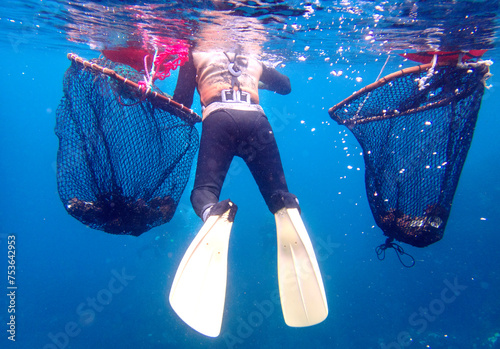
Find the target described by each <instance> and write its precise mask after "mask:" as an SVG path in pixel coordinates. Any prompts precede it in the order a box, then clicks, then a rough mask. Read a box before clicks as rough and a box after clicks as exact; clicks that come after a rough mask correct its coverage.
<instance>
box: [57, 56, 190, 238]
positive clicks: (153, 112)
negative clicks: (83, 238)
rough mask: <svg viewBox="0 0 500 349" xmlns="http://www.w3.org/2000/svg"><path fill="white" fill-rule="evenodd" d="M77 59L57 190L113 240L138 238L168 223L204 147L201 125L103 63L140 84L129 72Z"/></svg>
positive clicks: (69, 80)
mask: <svg viewBox="0 0 500 349" xmlns="http://www.w3.org/2000/svg"><path fill="white" fill-rule="evenodd" d="M70 58H71V59H73V61H72V64H71V66H70V68H69V69H68V70H67V72H66V75H65V77H64V81H63V88H64V90H63V93H64V95H63V98H62V100H61V103H60V105H59V107H58V109H57V120H56V129H55V132H56V134H57V136H58V137H59V150H58V156H57V182H58V190H59V196H60V198H61V200H62V202H63V204H64V206H65V208H66V210H67V211H68V213H70V214H71V215H72V216H73V217H75V218H77V219H78V220H80V221H81V222H83V223H84V224H86V225H88V226H90V227H92V228H95V229H100V230H104V231H106V232H108V233H112V234H129V235H135V236H138V235H140V234H142V233H143V232H145V231H147V230H149V229H151V228H153V227H155V226H158V225H160V224H163V223H165V222H168V221H169V220H170V219H171V218H172V216H173V214H174V212H175V210H176V207H177V204H178V202H179V199H180V197H181V195H182V192H183V190H184V188H185V186H186V183H187V181H188V179H189V174H190V170H191V165H192V160H193V157H194V155H195V153H196V151H197V149H198V143H199V141H198V132H197V130H196V128H195V127H194V122H195V121H193V120H196V119H195V118H192V119H189V118H188V117H187V116H189V115H188V114H190V113H188V112H186V111H184V110H182V108H178V107H176V106H175V105H169V104H167V103H164V102H162V101H160V100H159V98H157V97H158V96H159V95H160V94H161V92H160V91H156V92H155V93H152V94H150V96H149V97H147V98H146V97H145V95H144V93H142V92H140V91H138V90H135V89H131V88H129V87H128V86H127V84H126V83H127V81H125V83H123V82H122V81H120V80H118V79H116V78H113V77H110V76H108V75H110V74H108V75H106V74H103V71H105V72H106V73H109V72H110V71H109V69H108V70H107V71H106V70H105V69H103V68H102V67H100V66H99V65H102V66H105V67H107V68H110V69H114V71H116V72H117V73H119V74H121V75H122V76H124V77H125V78H127V79H130V80H132V81H139V80H141V79H142V76H141V75H139V74H137V72H135V71H134V70H132V69H131V68H130V67H127V66H123V65H119V64H114V63H112V62H110V61H106V60H102V59H101V60H93V61H92V63H94V64H95V63H97V64H99V65H97V66H94V64H91V63H90V62H87V61H82V60H81V59H79V60H78V61H77V60H76V59H74V57H70ZM82 62H85V64H83V63H82ZM96 67H97V68H96ZM114 71H111V72H113V73H114ZM111 75H112V76H113V74H111ZM155 95H156V98H155ZM162 98H164V97H162ZM165 99H166V98H165Z"/></svg>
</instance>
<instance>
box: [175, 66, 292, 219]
mask: <svg viewBox="0 0 500 349" xmlns="http://www.w3.org/2000/svg"><path fill="white" fill-rule="evenodd" d="M258 78H260V81H261V82H262V83H264V84H265V85H266V86H267V88H268V89H272V90H274V91H277V92H278V93H281V94H287V93H289V92H290V91H291V86H290V80H289V79H288V77H286V76H285V75H283V74H281V73H279V72H278V71H277V70H275V69H272V68H267V67H264V66H263V69H262V75H261V76H260V77H258ZM196 87H198V86H197V69H196V67H195V66H194V63H193V59H190V61H189V62H188V63H186V64H185V65H184V66H182V67H181V68H180V71H179V77H178V82H177V87H176V89H175V92H174V96H173V98H174V100H176V101H177V102H179V103H182V104H184V105H185V106H187V107H191V104H192V101H193V94H194V89H195V88H196ZM237 104H238V103H236V104H235V103H224V104H223V106H226V105H227V107H224V108H218V109H217V110H215V111H213V112H211V113H210V114H208V115H205V113H204V118H203V123H202V134H201V143H200V152H199V155H198V165H197V168H196V177H195V183H194V188H193V191H192V192H191V203H192V205H193V208H194V210H195V212H196V214H197V215H198V216H200V217H203V212H204V210H205V209H207V208H209V207H210V206H212V205H214V204H216V203H217V202H219V196H220V192H221V189H222V185H223V183H224V179H225V177H226V174H227V172H228V170H229V166H230V165H231V162H232V159H233V157H234V156H239V157H241V158H242V159H243V160H244V161H245V163H246V164H247V166H248V168H249V169H250V171H251V173H252V175H253V177H254V179H255V181H256V182H257V185H258V187H259V189H260V192H261V194H262V196H263V197H264V200H265V201H266V204H267V206H268V207H269V210H270V211H271V212H272V213H273V214H274V213H276V212H277V211H278V210H280V209H281V208H283V207H287V208H299V206H298V201H297V199H296V197H295V195H293V194H291V193H289V192H288V187H287V184H286V180H285V175H284V172H283V166H282V164H281V158H280V155H279V151H278V146H277V144H276V140H275V138H274V134H273V131H272V129H271V125H270V123H269V121H268V119H267V117H266V115H265V114H264V112H263V111H262V109H261V108H255V110H238V109H237V108H236V109H235V108H234V107H235V106H236V107H237ZM207 107H208V106H207ZM259 109H260V110H259Z"/></svg>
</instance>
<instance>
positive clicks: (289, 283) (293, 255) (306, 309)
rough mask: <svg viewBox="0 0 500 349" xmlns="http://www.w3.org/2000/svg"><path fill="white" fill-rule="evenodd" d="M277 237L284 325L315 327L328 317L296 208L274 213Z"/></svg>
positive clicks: (306, 236)
mask: <svg viewBox="0 0 500 349" xmlns="http://www.w3.org/2000/svg"><path fill="white" fill-rule="evenodd" d="M275 218H276V227H277V233H278V234H277V235H278V281H279V289H280V298H281V307H282V309H283V316H284V318H285V323H286V324H287V325H288V326H291V327H306V326H312V325H315V324H318V323H320V322H322V321H323V320H325V319H326V317H327V316H328V305H327V302H326V295H325V289H324V286H323V279H322V278H321V273H320V270H319V266H318V262H317V260H316V255H315V253H314V249H313V246H312V243H311V240H310V238H309V235H308V234H307V230H306V228H305V226H304V223H303V222H302V218H301V217H300V213H299V211H298V210H297V209H287V208H283V209H281V210H279V211H278V212H277V213H276V214H275Z"/></svg>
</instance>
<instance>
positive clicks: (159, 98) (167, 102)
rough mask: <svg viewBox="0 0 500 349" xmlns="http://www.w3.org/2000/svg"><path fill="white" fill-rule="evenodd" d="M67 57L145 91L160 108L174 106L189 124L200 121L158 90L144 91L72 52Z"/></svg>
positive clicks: (129, 81) (114, 72)
mask: <svg viewBox="0 0 500 349" xmlns="http://www.w3.org/2000/svg"><path fill="white" fill-rule="evenodd" d="M67 57H68V59H69V60H70V61H72V62H75V63H78V64H82V65H83V66H84V67H86V68H90V69H92V70H93V71H96V72H98V73H102V74H104V75H107V76H109V77H111V78H113V79H115V80H116V81H118V82H120V83H123V84H124V85H126V86H128V87H130V88H132V89H135V90H138V91H142V92H143V93H145V95H146V97H148V98H151V99H153V100H155V101H156V102H159V103H158V106H159V107H160V108H162V107H163V108H166V109H167V111H171V108H174V110H176V111H177V113H175V115H177V116H178V117H180V118H181V119H183V120H184V121H186V122H188V123H190V124H196V123H198V122H201V121H202V118H201V116H199V115H198V114H197V113H196V112H194V111H193V110H192V109H190V108H188V107H186V106H184V105H183V104H180V103H178V102H176V101H174V100H173V99H172V98H169V97H167V96H164V95H162V94H159V93H158V92H156V91H153V90H151V89H147V90H146V91H144V89H141V87H140V86H139V84H137V83H136V82H134V81H131V80H129V79H127V78H125V77H123V76H121V75H120V74H118V73H117V72H116V71H114V70H113V69H109V68H106V67H103V66H101V65H99V64H96V63H93V62H90V61H88V60H86V59H84V58H82V57H80V56H78V55H77V54H74V53H68V55H67ZM163 108H162V109H163Z"/></svg>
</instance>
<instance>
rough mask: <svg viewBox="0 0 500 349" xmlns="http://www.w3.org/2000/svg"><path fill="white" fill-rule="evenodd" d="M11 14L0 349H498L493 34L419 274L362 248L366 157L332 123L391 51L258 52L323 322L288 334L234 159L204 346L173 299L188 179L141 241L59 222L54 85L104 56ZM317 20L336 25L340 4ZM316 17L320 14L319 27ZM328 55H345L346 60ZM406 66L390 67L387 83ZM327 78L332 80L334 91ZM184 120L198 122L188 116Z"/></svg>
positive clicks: (189, 214) (271, 267)
mask: <svg viewBox="0 0 500 349" xmlns="http://www.w3.org/2000/svg"><path fill="white" fill-rule="evenodd" d="M21 3H22V2H7V4H8V6H7V5H4V6H5V7H4V8H3V9H2V13H1V15H0V17H1V20H0V23H1V27H0V28H1V29H2V34H3V39H2V41H0V45H1V52H2V55H1V57H0V67H2V68H1V69H0V81H1V82H2V84H1V86H0V110H1V113H0V122H1V125H0V130H1V131H0V132H1V136H0V142H1V143H0V149H1V162H0V168H1V170H0V171H1V176H2V177H1V178H2V183H1V186H0V188H1V190H0V193H1V196H0V197H1V200H0V222H1V229H0V279H1V282H0V284H1V286H0V287H1V288H2V290H1V292H0V294H2V296H1V297H0V299H1V301H0V329H1V330H0V341H1V347H2V348H44V349H54V348H77V349H80V348H306V347H307V348H355V349H357V348H366V349H368V348H390V349H397V348H415V349H417V348H438V349H439V348H446V349H450V348H464V349H465V348H499V347H500V344H499V343H500V338H498V341H496V342H495V340H496V338H497V337H495V334H498V333H500V297H499V295H500V269H499V265H500V256H499V253H498V245H499V244H500V235H499V234H498V233H499V228H500V184H499V182H498V179H497V178H498V175H497V172H498V171H499V169H500V168H499V166H500V161H499V160H500V155H499V154H500V152H499V151H500V147H499V145H498V131H499V130H500V119H499V118H498V117H497V116H498V110H499V108H500V102H499V98H498V86H499V78H498V77H497V75H496V69H497V67H496V64H497V63H496V62H498V61H499V58H500V55H499V53H498V50H497V49H495V47H496V46H497V44H496V34H495V33H496V28H493V36H490V37H487V39H488V40H486V41H487V42H488V44H487V45H488V48H490V51H488V52H487V53H486V55H485V57H484V58H486V59H491V60H493V61H494V62H495V64H493V66H492V68H491V69H492V73H493V77H492V78H490V79H489V80H488V84H490V85H492V87H491V88H490V89H488V90H486V92H485V95H484V97H483V101H482V105H481V110H480V114H479V119H478V122H477V126H476V129H475V133H474V139H473V142H472V146H471V148H470V151H469V154H468V157H467V160H466V162H465V165H464V169H463V172H462V175H461V178H460V182H459V185H458V188H457V192H456V195H455V198H454V201H453V208H452V211H451V216H450V218H449V221H448V224H447V227H446V231H445V235H444V238H443V239H442V240H441V241H439V242H437V243H435V244H433V245H431V246H429V247H426V248H424V249H418V248H414V247H411V246H408V245H403V247H404V249H405V251H407V252H409V253H411V254H412V255H413V256H414V257H415V259H416V260H417V263H416V266H415V267H413V268H411V269H407V268H404V267H402V266H401V264H400V263H399V262H398V260H397V258H396V256H395V255H394V254H388V256H387V258H386V259H385V260H384V261H382V262H381V261H379V260H378V259H377V258H376V255H375V252H374V248H375V247H376V246H377V245H379V244H381V243H382V242H383V241H384V237H383V234H382V231H381V230H380V229H379V228H378V227H376V225H375V222H374V219H373V217H372V214H371V211H370V209H369V207H368V203H367V199H366V194H365V191H364V164H363V158H362V156H361V155H360V153H361V149H360V147H359V145H358V143H357V142H356V140H355V138H354V136H353V135H352V134H351V133H350V132H349V131H348V130H346V129H345V128H344V127H341V126H338V125H337V124H336V123H335V122H333V121H332V120H331V119H330V117H329V116H328V113H327V110H328V108H330V107H331V106H333V105H334V104H336V103H338V102H340V101H341V100H342V99H343V98H345V97H347V96H349V95H350V94H351V93H353V92H355V91H356V90H358V89H359V88H361V87H363V86H364V85H366V84H368V83H370V82H373V81H374V80H375V79H376V77H377V75H378V74H379V72H380V70H381V68H382V66H383V64H384V62H385V60H386V58H387V51H385V53H381V52H383V51H384V50H382V49H380V46H381V45H378V47H377V48H375V47H372V48H373V50H371V51H370V52H367V51H365V50H366V47H365V46H366V45H367V44H366V43H365V42H363V43H360V42H359V41H357V39H359V38H357V37H352V36H350V34H349V31H347V30H346V31H342V30H339V35H338V36H336V37H335V38H331V37H329V35H330V34H331V33H332V31H325V32H321V31H313V30H309V31H302V32H300V33H299V34H300V37H298V39H297V40H298V41H297V42H295V43H294V44H293V45H287V42H289V41H287V40H292V37H291V36H292V34H290V32H288V34H287V35H284V39H283V40H285V41H283V42H281V43H280V44H281V46H280V45H278V44H276V47H271V46H270V48H269V49H270V50H271V51H273V50H274V51H273V52H275V53H281V54H282V56H283V57H284V58H286V59H287V60H286V61H285V63H286V64H285V65H284V67H282V68H280V71H281V72H283V73H284V74H286V75H288V76H289V77H290V79H291V83H292V89H293V90H292V93H291V94H290V95H287V96H279V95H275V94H271V93H269V92H263V93H262V95H261V99H262V103H261V104H262V105H263V107H264V109H265V110H266V113H267V115H268V117H269V118H270V120H271V121H272V124H273V127H274V130H275V134H276V138H277V141H278V145H279V147H280V151H281V157H282V161H283V165H284V168H285V172H286V176H287V180H288V185H289V188H290V190H291V191H292V192H293V193H295V194H296V195H297V196H298V197H299V199H300V203H301V207H302V212H303V219H304V222H305V224H306V226H307V228H308V231H309V233H310V236H311V239H312V242H313V245H314V246H315V249H316V253H317V257H318V262H319V265H320V268H321V271H322V275H323V279H324V282H325V289H326V295H327V298H328V304H329V316H328V318H327V319H326V320H325V321H324V322H322V323H321V324H319V325H316V326H313V327H310V328H290V327H287V326H286V325H285V323H284V321H283V316H282V312H281V308H280V305H279V300H278V298H277V292H278V282H277V275H276V263H277V260H276V237H275V223H274V217H273V216H272V215H271V214H270V213H269V211H268V210H267V208H266V206H265V203H264V201H263V199H262V198H261V196H260V194H259V192H258V188H257V186H256V185H255V183H254V181H253V179H252V177H251V175H250V173H249V171H248V169H247V168H246V167H245V165H244V164H243V162H241V161H239V160H237V161H235V162H234V163H233V165H232V167H231V170H230V172H229V175H228V178H227V181H226V183H225V186H224V189H223V193H222V197H223V198H227V197H230V198H231V199H232V201H234V202H235V203H237V205H238V206H239V211H238V214H237V216H236V220H235V223H234V226H233V231H232V235H231V241H230V247H229V261H228V266H229V272H228V286H227V295H226V305H225V313H224V321H223V324H222V331H221V335H220V336H219V337H218V338H207V337H205V336H203V335H201V334H199V333H197V332H195V331H194V330H192V329H190V328H189V327H188V326H187V325H186V324H184V323H183V322H182V321H181V320H180V319H179V318H178V317H177V315H176V314H175V313H174V311H173V310H172V309H171V307H170V305H169V303H168V299H167V295H168V292H169V290H170V286H171V284H172V280H173V277H174V275H175V271H176V268H177V266H178V264H179V262H180V259H181V258H182V255H183V254H184V252H185V250H186V248H187V247H188V245H189V243H190V242H191V240H192V239H193V237H194V236H195V234H196V232H197V231H198V230H199V228H200V227H201V221H200V220H199V218H198V217H197V216H196V215H195V214H194V212H193V210H192V208H191V205H190V203H189V193H190V189H191V187H192V183H193V182H192V181H193V179H192V178H191V180H190V182H189V183H188V186H187V188H186V191H185V192H184V195H183V197H182V200H181V203H180V205H179V208H178V210H177V212H176V214H175V216H174V218H173V219H172V221H171V222H169V223H168V224H166V225H163V226H161V227H158V228H155V229H153V230H151V231H149V232H147V233H145V234H143V235H142V236H140V237H138V238H136V237H130V236H113V235H109V234H106V233H104V232H101V231H97V230H92V229H89V228H87V227H85V226H84V225H82V224H81V223H80V222H78V221H77V220H75V219H74V218H72V217H71V216H69V215H68V214H67V213H66V211H65V209H64V207H63V205H62V203H61V202H60V200H59V197H58V194H57V186H56V176H55V175H56V172H55V169H56V152H57V148H58V140H57V137H56V136H55V134H54V126H55V110H56V108H57V106H58V104H59V101H60V99H61V96H62V77H63V74H64V72H65V70H66V69H67V67H68V66H69V61H68V60H67V58H66V53H68V52H76V53H78V54H80V55H82V56H83V57H85V58H92V57H96V56H97V55H98V52H97V51H92V50H90V49H89V45H86V44H84V43H79V42H76V43H75V42H71V43H70V42H69V41H68V40H67V36H66V35H65V33H64V31H59V29H61V28H63V29H64V26H56V25H54V28H56V29H54V30H52V31H49V30H48V29H47V30H45V29H46V28H50V26H49V25H48V24H47V22H45V24H46V26H45V27H44V26H43V25H42V26H41V28H42V29H44V30H45V31H42V29H40V32H38V31H37V30H36V29H34V28H33V27H31V26H28V27H26V26H24V27H23V24H22V23H19V21H17V22H16V21H15V20H13V19H12V18H14V17H15V16H14V15H13V16H12V18H11V19H12V20H13V21H14V22H12V21H10V19H9V17H8V16H7V15H8V14H9V13H10V12H7V10H9V11H10V10H12V9H13V8H15V5H16V4H17V5H20V4H21ZM290 3H291V5H292V6H295V7H296V8H302V7H301V6H300V5H299V4H297V3H295V2H290ZM494 3H495V4H496V2H491V4H494ZM49 4H50V3H49ZM187 4H188V5H189V4H190V3H189V2H188V3H187ZM43 5H44V4H39V5H37V6H43ZM188 5H186V6H187V7H189V6H188ZM375 5H377V6H386V8H387V7H388V5H387V4H386V3H383V2H380V3H379V2H375V3H371V2H359V3H358V4H356V3H352V4H350V8H356V6H359V8H360V11H361V10H363V11H364V10H366V7H369V6H375ZM328 6H331V7H332V9H334V10H335V9H337V10H338V8H339V7H340V8H341V7H342V6H345V5H342V6H341V2H332V3H330V2H328V3H327V4H326V5H324V7H328ZM336 6H337V7H336ZM482 6H484V5H482ZM476 7H480V6H476ZM50 8H51V9H52V10H54V9H56V8H57V6H52V7H50ZM252 8H253V7H252ZM345 8H347V7H345ZM474 8H475V7H470V6H469V7H467V6H464V9H463V10H464V11H472V10H473V9H474ZM17 10H18V11H21V10H20V9H19V8H18V9H17ZM483 10H484V9H483ZM30 11H33V12H30ZM38 11H40V9H39V8H25V12H24V17H25V18H37V16H36V14H37V13H42V12H38ZM54 11H55V10H54ZM373 11H374V13H377V11H378V12H382V11H379V10H373ZM478 11H479V10H478ZM495 11H496V7H494V6H493V7H492V9H491V12H492V13H493V14H495V13H496V12H495ZM30 13H32V15H31V16H30V15H29V14H30ZM328 13H329V12H328V11H326V10H324V11H323V12H322V16H323V17H322V18H323V20H324V18H328V16H329V14H328ZM334 13H335V12H334V11H333V12H332V14H331V16H333V17H335V20H337V19H338V14H334ZM349 13H354V15H352V16H353V18H357V17H356V15H355V13H356V11H350V12H349V11H347V10H346V11H345V13H344V14H345V15H346V16H347V14H349ZM382 14H384V13H383V12H382ZM472 14H473V13H472V12H471V13H470V15H471V16H472ZM42 16H48V15H47V14H42ZM333 17H332V18H333ZM368 18H372V19H373V16H372V15H371V14H370V16H368ZM54 20H55V21H62V20H61V19H60V18H56V19H54ZM284 20H285V21H286V20H290V21H291V22H292V21H293V19H290V18H286V17H284ZM429 20H432V18H430V19H429ZM360 22H361V21H360ZM28 23H30V22H29V21H28ZM33 23H34V22H33ZM33 23H31V24H33ZM41 23H42V22H41ZM314 23H315V24H317V22H314ZM323 23H324V22H323ZM25 25H26V24H25ZM281 25H282V24H280V26H281ZM360 25H361V24H360ZM75 27H77V26H75ZM310 27H314V26H313V25H311V24H310ZM437 27H439V26H437ZM351 29H352V24H351ZM308 33H310V34H309V35H310V36H311V40H310V42H309V41H308V39H307V37H308V36H307V35H308ZM322 33H323V34H322ZM391 33H392V32H391ZM322 35H323V36H322ZM313 36H314V37H313ZM471 36H472V37H473V36H474V35H473V34H472V33H471ZM351 39H352V40H351ZM354 39H356V40H354ZM400 39H401V38H400ZM448 39H450V37H448ZM322 40H324V44H323V46H321V45H320V44H319V43H320V42H321V41H322ZM396 41H397V40H394V43H395V45H394V46H393V47H400V45H401V42H402V41H401V40H400V41H397V42H396ZM477 42H480V43H481V42H482V43H483V44H484V45H486V43H485V41H482V39H481V40H471V46H470V47H468V48H478V47H475V46H474V45H476V44H477ZM308 43H309V45H310V46H311V49H310V50H307V51H306V50H304V48H305V46H307V44H308ZM350 44H351V45H350ZM376 44H378V42H376V43H375V44H374V46H375V45H376ZM386 44H387V43H386ZM396 44H397V45H396ZM437 44H439V42H438V43H437ZM357 45H361V46H357ZM340 46H342V47H344V48H345V49H346V50H347V51H350V52H351V56H346V55H342V54H341V53H340V52H339V49H338V48H339V47H340ZM290 51H295V54H294V55H292V54H291V53H290ZM362 51H364V53H363V52H362ZM363 55H365V56H364V57H365V58H363ZM326 56H329V57H331V59H330V60H325V59H324V58H325V57H326ZM300 57H305V58H306V59H305V61H304V59H300ZM332 63H333V64H332ZM411 65H413V63H411V62H405V61H403V59H402V58H400V57H398V56H396V55H392V56H391V58H390V60H389V62H388V64H387V66H386V67H385V69H384V74H388V73H390V72H393V71H396V70H397V69H400V68H401V67H407V66H411ZM333 70H335V72H338V71H340V70H342V72H343V74H342V75H341V76H335V75H337V73H335V75H334V74H332V73H331V72H332V71H333ZM356 78H361V79H362V81H357V80H356ZM358 80H360V79H358ZM173 86H175V74H174V75H173V76H172V78H171V79H170V80H168V81H166V82H165V83H164V85H163V87H164V88H165V89H166V90H167V91H172V89H173ZM169 89H170V90H169ZM195 103H196V102H195ZM195 110H197V111H198V112H199V107H198V104H196V108H195ZM351 167H352V168H351ZM9 236H15V242H16V244H15V246H16V259H15V262H16V264H15V266H16V269H15V271H16V274H15V285H16V286H17V290H16V292H15V294H16V296H15V337H14V338H15V342H14V341H12V340H9V339H8V337H9V336H11V334H9V332H8V331H7V330H8V329H9V326H8V325H7V323H8V322H9V321H10V315H14V313H9V304H12V303H10V298H9V297H8V296H7V294H8V293H9V292H10V291H9V290H8V288H7V287H8V286H9V285H8V284H7V272H8V269H7V265H8V264H7V262H8V241H11V240H9V238H8V237H9ZM11 239H12V238H11ZM111 291H113V292H111ZM10 309H12V308H10ZM498 336H500V335H498ZM409 338H411V340H410V339H409Z"/></svg>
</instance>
